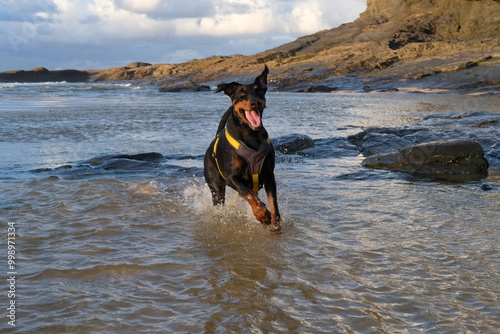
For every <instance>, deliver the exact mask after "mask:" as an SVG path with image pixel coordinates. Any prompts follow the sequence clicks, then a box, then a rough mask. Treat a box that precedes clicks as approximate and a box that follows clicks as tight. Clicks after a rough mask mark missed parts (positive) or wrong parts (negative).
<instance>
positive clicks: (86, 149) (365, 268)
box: [0, 83, 500, 334]
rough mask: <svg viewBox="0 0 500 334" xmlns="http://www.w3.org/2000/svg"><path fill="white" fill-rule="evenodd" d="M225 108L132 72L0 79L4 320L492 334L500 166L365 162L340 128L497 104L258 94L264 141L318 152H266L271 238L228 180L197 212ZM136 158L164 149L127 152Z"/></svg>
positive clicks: (199, 329) (30, 326)
mask: <svg viewBox="0 0 500 334" xmlns="http://www.w3.org/2000/svg"><path fill="white" fill-rule="evenodd" d="M229 105H230V100H229V98H228V97H227V96H225V95H223V94H222V93H219V94H215V93H213V92H199V93H160V92H158V91H157V89H156V88H155V87H152V86H147V85H135V84H130V83H36V84H30V83H0V118H1V120H2V121H1V122H0V135H1V136H0V181H1V182H0V194H1V196H0V210H1V212H2V215H1V220H0V221H1V223H2V230H3V234H2V237H1V241H0V247H1V249H2V251H0V254H3V255H2V257H0V258H1V259H2V260H1V261H0V263H2V264H1V265H0V272H1V276H2V277H3V278H4V286H3V289H2V293H0V306H1V309H2V310H3V316H2V317H1V318H0V319H1V321H0V332H2V333H16V332H18V333H138V332H140V333H412V334H413V333H450V334H452V333H453V334H455V333H480V332H482V333H494V332H497V331H498V328H500V306H499V305H500V303H499V292H500V256H499V254H500V253H499V246H498V245H500V229H499V223H500V195H499V191H500V186H499V185H500V171H499V170H496V169H491V168H490V171H489V174H488V177H487V178H485V179H483V180H472V181H463V182H451V181H443V180H432V179H426V178H415V177H411V176H408V175H406V174H402V173H396V172H391V171H386V170H373V169H367V168H364V167H362V166H361V161H362V160H363V156H362V155H360V154H359V152H357V150H356V149H355V148H354V147H353V145H351V144H349V142H348V141H347V140H346V138H347V137H348V136H349V135H353V134H355V133H357V132H359V131H361V130H362V129H364V128H367V127H404V126H409V125H411V124H413V123H415V122H417V121H419V120H421V119H423V118H425V117H426V116H429V115H433V114H439V115H447V114H450V115H451V114H453V115H456V114H457V113H458V114H460V113H467V112H474V111H487V112H492V113H498V112H500V107H499V106H500V104H499V99H498V97H487V96H467V95H454V94H411V93H397V92H392V93H356V92H351V93H342V92H339V93H331V94H326V93H317V94H300V93H285V92H272V91H271V92H269V93H268V94H267V108H266V110H265V112H264V117H263V124H264V125H265V127H266V129H267V130H268V132H269V134H270V136H271V137H272V138H278V137H280V136H284V135H289V134H305V135H308V136H310V137H311V138H313V139H314V140H315V142H316V143H317V144H318V145H319V144H322V145H323V146H320V147H321V149H319V150H316V151H314V152H316V153H315V154H300V152H299V153H298V154H281V153H278V154H277V163H276V178H277V186H278V202H279V205H280V211H281V214H282V231H281V232H280V233H271V232H269V231H268V230H267V229H266V228H265V227H264V226H262V225H261V224H259V223H258V222H257V221H256V220H255V218H254V217H253V215H252V212H251V210H250V208H249V206H248V205H247V204H246V203H245V202H244V201H243V200H242V199H241V198H240V197H239V196H238V195H237V194H236V193H235V192H234V191H232V190H229V191H228V199H227V203H226V205H225V206H224V207H216V208H214V207H213V206H212V205H211V198H210V192H209V190H208V187H207V186H206V184H205V181H204V179H203V155H204V153H205V150H206V147H208V145H209V143H210V141H211V140H212V139H213V138H214V136H215V131H216V129H217V125H218V122H219V119H220V117H221V116H222V114H223V113H224V112H225V111H226V110H227V108H228V107H229ZM150 152H157V153H160V154H162V155H163V156H164V158H162V159H160V160H155V161H140V160H133V159H129V158H130V157H129V155H135V154H142V153H150ZM120 157H121V158H120ZM484 184H488V185H490V186H491V188H492V190H490V191H485V190H484V189H482V186H483V185H484ZM261 192H262V191H261ZM261 197H262V198H264V197H265V196H261Z"/></svg>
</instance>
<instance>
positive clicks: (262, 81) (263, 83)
mask: <svg viewBox="0 0 500 334" xmlns="http://www.w3.org/2000/svg"><path fill="white" fill-rule="evenodd" d="M268 74H269V69H268V68H267V65H264V71H262V73H261V74H260V75H259V76H258V77H257V78H255V81H254V84H255V85H259V86H260V87H262V88H263V89H267V75H268Z"/></svg>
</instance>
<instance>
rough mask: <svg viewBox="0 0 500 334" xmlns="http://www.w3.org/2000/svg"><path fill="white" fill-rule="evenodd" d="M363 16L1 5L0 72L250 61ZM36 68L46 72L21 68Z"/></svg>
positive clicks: (296, 1) (103, 2)
mask: <svg viewBox="0 0 500 334" xmlns="http://www.w3.org/2000/svg"><path fill="white" fill-rule="evenodd" d="M365 8H366V4H365V1H364V0H353V1H345V0H189V1H166V0H0V31H4V32H5V34H4V35H5V36H6V37H7V38H3V39H0V57H2V60H4V62H3V64H2V65H0V66H2V67H5V66H10V65H9V63H10V64H23V61H25V62H26V63H28V62H32V61H33V59H34V58H36V57H34V56H33V55H34V54H36V53H39V54H40V55H50V54H52V59H50V57H49V56H47V57H48V59H45V61H47V62H49V63H53V64H62V63H70V62H72V63H76V62H75V61H74V59H77V58H78V57H81V56H85V57H87V58H86V59H81V63H82V64H87V65H88V64H89V62H92V61H93V62H95V64H96V66H99V65H98V64H101V65H103V64H104V63H106V64H108V63H111V62H112V59H116V60H115V62H116V66H119V65H123V64H120V63H119V62H120V61H124V60H125V59H128V58H131V57H132V56H133V57H134V58H135V57H138V58H136V59H135V60H143V61H148V62H155V61H156V60H158V59H161V60H162V61H164V62H182V61H185V60H188V58H189V57H193V58H194V57H196V58H202V57H207V56H210V55H213V54H235V53H242V54H251V53H257V52H261V51H264V50H266V49H268V48H272V47H275V46H278V45H280V44H282V43H286V42H289V41H291V40H293V39H295V38H297V37H299V36H302V35H305V34H310V33H314V32H316V31H319V30H323V29H327V28H331V27H335V26H338V25H339V24H341V23H344V22H349V21H353V20H354V19H356V18H357V17H358V15H359V13H360V12H361V11H363V10H364V9H365ZM78 50H79V51H78ZM71 52H74V57H70V54H71ZM141 54H142V56H141ZM28 55H30V57H31V58H30V57H28ZM23 57H24V58H23ZM63 57H65V58H63ZM68 57H70V58H68ZM183 58H186V59H183ZM23 59H24V60H23ZM105 59H109V62H108V61H105ZM39 61H42V59H40V60H39ZM37 66H46V67H49V66H50V65H49V64H33V65H24V66H23V67H30V68H31V67H37ZM82 66H83V65H82ZM57 67H59V66H57ZM7 69H12V67H11V68H7Z"/></svg>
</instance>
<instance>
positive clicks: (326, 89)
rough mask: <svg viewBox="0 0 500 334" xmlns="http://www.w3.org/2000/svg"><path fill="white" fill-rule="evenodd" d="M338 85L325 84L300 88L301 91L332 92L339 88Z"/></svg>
mask: <svg viewBox="0 0 500 334" xmlns="http://www.w3.org/2000/svg"><path fill="white" fill-rule="evenodd" d="M337 88H338V87H329V86H324V85H316V86H311V87H309V88H305V89H301V90H298V91H297V92H299V93H319V92H321V93H331V92H334V91H336V90H337Z"/></svg>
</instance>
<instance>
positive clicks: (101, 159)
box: [90, 152, 165, 165]
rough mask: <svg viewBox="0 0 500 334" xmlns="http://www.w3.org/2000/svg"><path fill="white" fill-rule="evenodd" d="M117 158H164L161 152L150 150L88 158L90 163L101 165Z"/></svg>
mask: <svg viewBox="0 0 500 334" xmlns="http://www.w3.org/2000/svg"><path fill="white" fill-rule="evenodd" d="M118 159H126V160H136V161H144V162H160V161H162V160H164V159H165V157H164V156H163V154H160V153H156V152H150V153H139V154H114V155H113V154H110V155H103V156H100V157H95V158H92V159H90V163H91V164H92V165H101V164H103V163H105V162H109V161H112V160H118Z"/></svg>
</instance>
